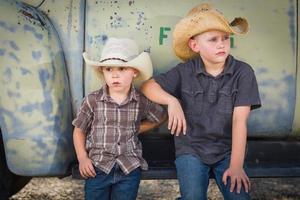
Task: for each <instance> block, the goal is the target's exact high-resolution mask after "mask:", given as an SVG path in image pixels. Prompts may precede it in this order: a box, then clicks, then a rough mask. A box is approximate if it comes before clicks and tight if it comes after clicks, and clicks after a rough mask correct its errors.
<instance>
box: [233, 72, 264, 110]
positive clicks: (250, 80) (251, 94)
mask: <svg viewBox="0 0 300 200" xmlns="http://www.w3.org/2000/svg"><path fill="white" fill-rule="evenodd" d="M234 106H235V107H236V106H251V110H253V109H256V108H259V107H261V100H260V97H259V91H258V85H257V81H256V77H255V74H254V71H253V70H252V69H249V70H246V71H244V73H243V74H242V75H241V77H240V79H239V82H238V91H237V94H236V98H235V103H234Z"/></svg>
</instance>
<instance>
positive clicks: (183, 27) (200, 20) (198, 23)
mask: <svg viewBox="0 0 300 200" xmlns="http://www.w3.org/2000/svg"><path fill="white" fill-rule="evenodd" d="M211 30H219V31H223V32H226V33H234V34H239V35H241V34H246V33H247V32H248V31H249V24H248V22H247V20H246V19H245V18H241V17H238V18H235V19H234V20H233V21H232V22H230V23H229V22H228V21H227V20H226V19H225V17H224V16H223V14H222V13H221V12H220V11H218V10H217V9H215V8H213V7H212V6H210V5H209V4H200V5H198V6H196V7H194V8H193V9H192V10H190V11H189V12H188V14H187V16H186V17H184V18H183V19H181V20H180V21H179V22H178V23H177V24H176V26H175V28H174V32H173V49H174V51H175V54H176V56H177V57H179V58H180V59H182V60H184V61H186V60H188V59H190V58H192V57H195V56H197V55H198V54H197V53H196V52H194V51H192V50H191V49H190V47H189V46H188V41H189V39H190V38H192V37H193V36H195V35H198V34H200V33H204V32H206V31H211Z"/></svg>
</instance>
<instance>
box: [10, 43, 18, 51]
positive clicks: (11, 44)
mask: <svg viewBox="0 0 300 200" xmlns="http://www.w3.org/2000/svg"><path fill="white" fill-rule="evenodd" d="M9 45H10V46H11V48H13V49H14V50H16V51H19V50H20V48H19V47H18V45H17V44H16V43H15V42H14V41H9Z"/></svg>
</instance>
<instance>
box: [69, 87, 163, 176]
mask: <svg viewBox="0 0 300 200" xmlns="http://www.w3.org/2000/svg"><path fill="white" fill-rule="evenodd" d="M107 90H108V88H107V86H103V87H102V88H101V89H100V90H98V91H95V92H93V93H91V94H89V95H88V96H87V97H86V98H84V100H83V102H82V105H81V107H80V109H79V111H78V114H77V117H76V119H74V121H73V125H74V126H76V127H78V128H80V129H81V130H82V131H83V132H84V133H85V134H86V149H87V152H88V155H89V158H90V159H91V160H92V162H93V164H94V165H95V166H96V167H98V168H99V169H101V170H102V171H104V172H105V173H107V174H108V173H109V172H110V171H111V169H112V168H113V166H114V165H115V164H116V163H117V164H118V165H119V166H120V168H121V169H122V171H123V172H124V173H125V174H128V173H130V172H131V171H132V170H134V169H136V168H137V167H141V169H143V170H146V169H147V168H148V165H147V163H146V161H145V160H144V159H143V158H142V145H141V142H140V141H139V139H138V137H137V136H138V131H139V127H140V123H141V121H142V120H145V119H146V120H149V121H151V122H160V121H161V120H162V118H163V116H164V109H163V108H162V107H161V106H160V105H158V104H155V103H153V102H151V101H150V100H148V99H147V98H146V97H145V96H143V95H142V94H141V93H140V92H138V91H137V90H136V89H135V88H134V87H133V86H132V88H131V90H130V93H129V95H128V97H127V99H126V100H125V101H124V102H123V103H121V104H117V103H116V102H115V101H114V100H113V99H112V98H111V97H110V96H109V94H108V91H107Z"/></svg>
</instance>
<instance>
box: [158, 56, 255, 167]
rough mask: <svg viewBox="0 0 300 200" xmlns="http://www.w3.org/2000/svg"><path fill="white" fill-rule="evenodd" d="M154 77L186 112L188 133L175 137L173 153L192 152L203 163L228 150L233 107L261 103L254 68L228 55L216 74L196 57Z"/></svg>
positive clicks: (220, 157) (217, 159) (211, 162)
mask: <svg viewBox="0 0 300 200" xmlns="http://www.w3.org/2000/svg"><path fill="white" fill-rule="evenodd" d="M154 79H155V81H156V82H157V83H158V84H159V85H160V86H161V87H162V88H163V89H164V90H165V91H167V92H168V93H170V94H172V95H173V96H175V97H177V98H178V99H179V100H180V102H181V105H182V108H183V111H184V113H185V117H186V121H187V134H186V135H180V136H179V137H174V138H175V148H176V156H178V155H182V154H193V155H196V156H198V157H199V158H200V159H201V160H202V161H203V162H204V163H206V164H213V163H216V162H218V161H220V160H221V159H223V158H224V157H225V156H226V155H227V154H229V153H231V139H232V115H233V108H234V107H236V106H251V109H255V108H259V107H260V106H261V102H260V97H259V92H258V86H257V82H256V78H255V75H254V71H253V69H252V68H251V67H250V66H249V65H248V64H246V63H244V62H241V61H239V60H236V59H234V57H232V56H231V55H230V56H228V58H227V60H226V63H225V67H224V71H223V72H222V73H221V74H219V75H218V76H217V77H213V76H212V75H210V74H208V73H207V72H206V71H205V68H204V64H203V62H202V60H201V58H199V57H197V58H194V59H192V60H189V61H187V62H186V63H180V64H178V65H177V66H176V67H174V68H172V69H171V70H170V71H168V72H166V73H164V74H160V75H158V76H156V77H154Z"/></svg>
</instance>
